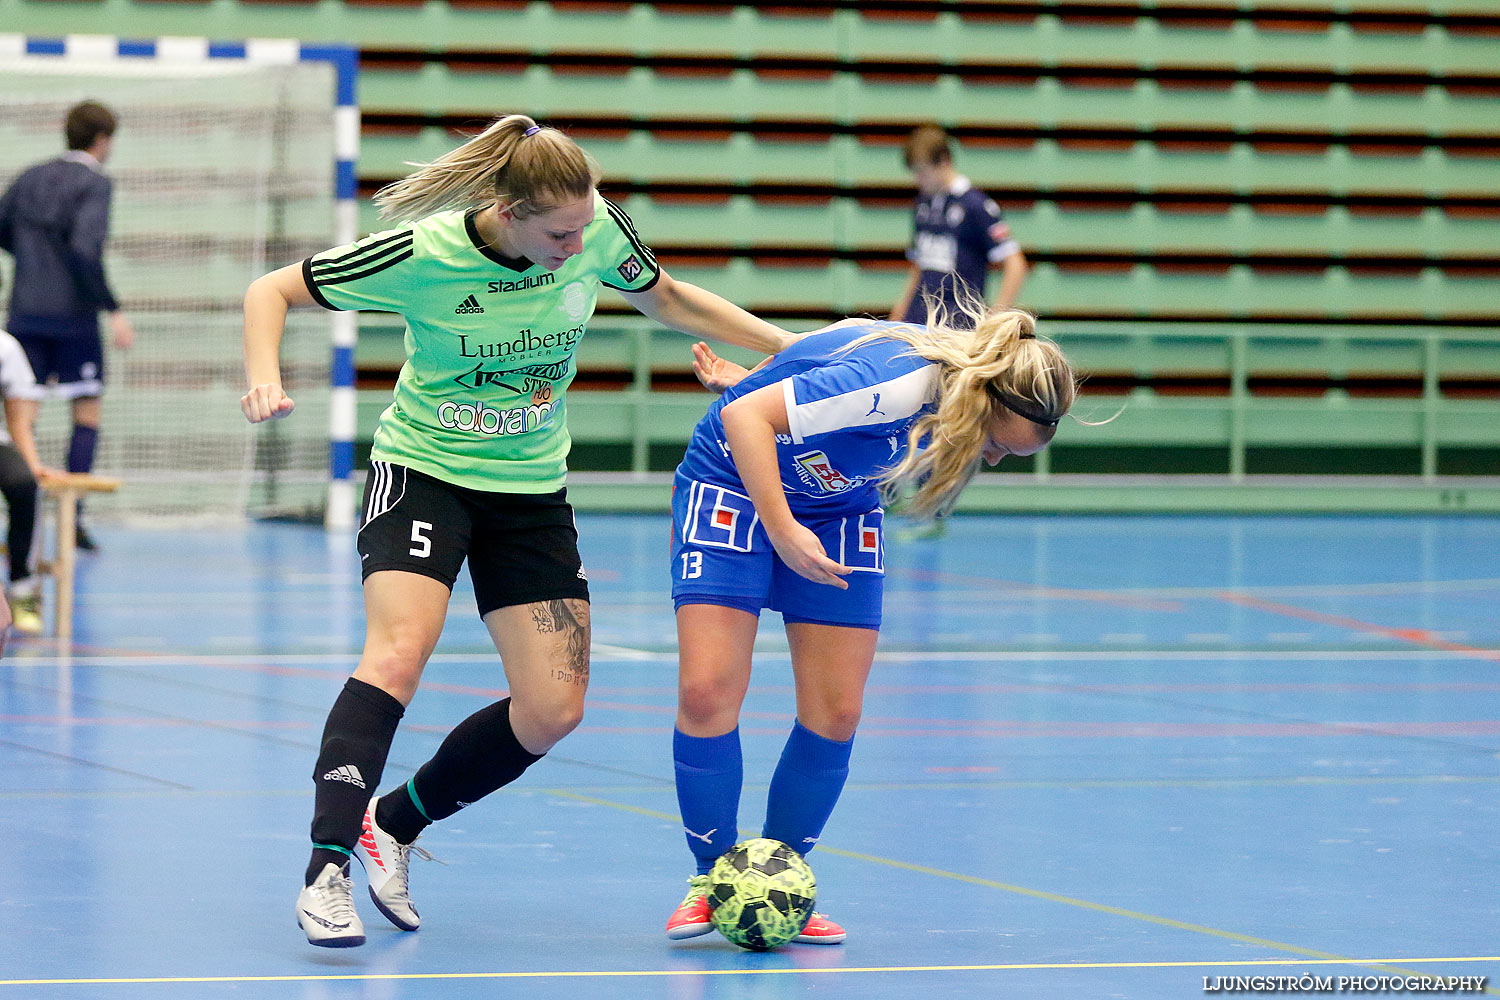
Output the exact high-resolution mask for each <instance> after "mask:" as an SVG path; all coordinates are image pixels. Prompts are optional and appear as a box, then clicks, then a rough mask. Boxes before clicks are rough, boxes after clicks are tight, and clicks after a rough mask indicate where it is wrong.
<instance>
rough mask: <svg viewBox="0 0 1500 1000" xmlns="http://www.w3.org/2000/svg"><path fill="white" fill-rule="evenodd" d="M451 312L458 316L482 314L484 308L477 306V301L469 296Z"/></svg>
mask: <svg viewBox="0 0 1500 1000" xmlns="http://www.w3.org/2000/svg"><path fill="white" fill-rule="evenodd" d="M453 311H454V312H456V313H458V314H459V315H463V314H464V313H482V312H484V306H482V305H480V304H479V300H478V299H476V298H475V297H474V296H472V295H470V296H469V297H468V298H466V299H464V300H463V301H462V302H460V303H459V304H458V308H457V309H455V310H453Z"/></svg>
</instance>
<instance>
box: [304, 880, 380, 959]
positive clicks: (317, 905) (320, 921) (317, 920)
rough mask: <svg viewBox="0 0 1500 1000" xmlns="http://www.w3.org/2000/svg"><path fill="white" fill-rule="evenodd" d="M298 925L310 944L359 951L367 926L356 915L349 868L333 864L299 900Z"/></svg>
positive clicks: (306, 889)
mask: <svg viewBox="0 0 1500 1000" xmlns="http://www.w3.org/2000/svg"><path fill="white" fill-rule="evenodd" d="M297 926H298V927H301V928H302V930H303V933H305V934H306V935H307V943H308V944H315V945H317V946H318V947H319V948H356V947H358V946H359V945H362V944H364V943H365V925H364V924H362V923H360V922H359V914H358V913H355V912H354V882H353V880H351V879H350V878H349V874H348V865H345V866H344V867H343V868H340V867H339V866H338V865H336V864H334V863H332V862H329V863H328V864H326V865H324V866H323V872H322V874H320V875H319V876H318V878H317V881H315V882H313V884H312V885H309V886H306V887H305V888H303V890H302V894H301V895H299V896H298V897H297Z"/></svg>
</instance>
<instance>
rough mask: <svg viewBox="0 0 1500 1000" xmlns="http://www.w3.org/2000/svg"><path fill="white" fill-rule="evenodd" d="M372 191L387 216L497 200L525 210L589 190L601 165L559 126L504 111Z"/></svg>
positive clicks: (521, 214) (406, 215) (550, 205)
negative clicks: (461, 141) (459, 142)
mask: <svg viewBox="0 0 1500 1000" xmlns="http://www.w3.org/2000/svg"><path fill="white" fill-rule="evenodd" d="M413 166H416V167H417V169H416V170H415V171H414V172H412V173H411V174H409V175H407V176H406V177H404V178H402V179H401V180H399V181H396V182H395V183H393V184H388V185H386V186H385V187H383V188H381V189H380V190H379V191H377V192H376V193H375V204H376V205H377V206H378V207H379V208H380V216H381V218H383V219H419V218H422V217H423V216H427V215H431V214H432V213H434V212H438V211H442V210H443V209H447V208H484V207H486V206H488V205H491V204H493V203H495V202H496V201H497V200H498V201H499V202H500V203H501V204H503V205H505V206H507V207H508V208H510V209H511V210H512V211H513V212H515V214H516V215H517V216H518V217H520V218H525V217H526V216H528V215H535V214H537V213H538V212H546V211H549V210H551V209H553V208H556V207H557V206H558V205H561V204H563V203H564V202H568V201H573V200H576V199H578V198H582V197H584V196H586V195H588V194H590V193H591V192H592V191H593V189H594V185H595V184H597V183H598V181H599V170H598V166H597V165H596V164H595V163H594V161H593V159H592V158H591V157H590V156H589V155H588V154H587V153H585V152H584V151H583V150H582V149H581V148H579V146H578V144H577V143H576V142H574V141H573V140H572V139H570V138H568V137H567V136H566V135H564V134H563V133H561V132H559V131H558V130H557V129H554V128H548V127H546V126H542V125H538V124H537V123H536V122H535V121H533V120H532V119H530V118H528V117H526V116H525V115H506V116H505V117H503V118H498V119H496V120H495V121H494V122H493V123H491V125H490V127H489V128H487V129H485V130H484V131H483V132H481V133H479V134H478V135H476V136H474V137H473V138H472V139H470V140H469V141H468V142H466V143H464V144H463V145H462V146H459V147H458V148H457V149H455V150H452V151H451V152H448V153H445V154H443V155H442V156H440V157H438V158H437V159H436V160H433V161H432V162H431V163H425V164H413Z"/></svg>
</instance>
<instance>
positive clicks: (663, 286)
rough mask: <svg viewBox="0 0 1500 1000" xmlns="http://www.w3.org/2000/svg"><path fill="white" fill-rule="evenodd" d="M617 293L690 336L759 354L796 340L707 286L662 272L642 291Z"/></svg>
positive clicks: (647, 314) (767, 352) (663, 323)
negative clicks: (703, 286) (679, 279)
mask: <svg viewBox="0 0 1500 1000" xmlns="http://www.w3.org/2000/svg"><path fill="white" fill-rule="evenodd" d="M621 294H622V295H624V296H625V301H626V302H629V303H630V304H631V305H632V306H633V307H634V308H635V309H637V310H638V311H639V312H641V313H642V314H643V315H646V316H649V317H651V318H652V319H654V320H656V321H657V322H658V323H660V324H661V325H662V326H667V327H671V328H672V329H673V330H680V331H681V332H683V333H686V334H688V335H689V336H692V337H705V338H707V339H709V340H717V341H720V342H721V343H725V344H733V345H734V346H735V347H748V348H750V349H751V350H752V351H759V352H760V353H761V354H775V353H776V352H777V351H779V350H781V349H782V348H784V347H786V346H787V345H788V344H790V343H791V342H792V341H794V340H796V339H797V338H796V335H795V334H792V333H788V332H787V331H786V330H783V329H782V328H781V327H779V326H774V325H773V324H770V323H767V322H766V321H765V320H763V319H759V318H757V317H755V316H752V315H751V314H750V313H748V312H746V311H745V310H743V309H741V308H740V307H739V306H737V305H735V304H734V303H732V302H730V301H729V300H728V299H725V298H721V297H720V296H718V295H715V294H714V293H713V292H710V291H708V290H707V289H703V288H699V287H698V286H697V285H691V284H688V283H687V282H686V281H675V280H673V278H672V276H671V275H670V274H668V273H667V272H666V271H662V272H661V276H660V277H659V278H658V279H657V281H656V284H654V285H652V286H651V287H650V288H648V289H646V290H645V291H641V292H622V293H621Z"/></svg>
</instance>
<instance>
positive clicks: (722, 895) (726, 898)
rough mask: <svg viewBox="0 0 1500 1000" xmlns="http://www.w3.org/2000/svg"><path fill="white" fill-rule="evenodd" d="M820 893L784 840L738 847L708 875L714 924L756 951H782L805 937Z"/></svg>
mask: <svg viewBox="0 0 1500 1000" xmlns="http://www.w3.org/2000/svg"><path fill="white" fill-rule="evenodd" d="M817 894H818V884H817V881H816V880H815V879H814V878H813V872H812V869H811V868H809V867H808V864H807V862H806V861H805V860H803V858H802V855H800V854H798V853H797V852H796V851H794V850H792V849H791V848H790V847H788V846H787V845H785V844H783V843H782V842H781V841H779V840H766V839H764V838H756V839H755V840H747V841H744V842H743V843H739V844H735V845H734V846H733V847H731V848H730V849H729V850H728V851H726V852H725V853H724V856H723V857H721V858H719V860H718V861H715V862H714V867H713V871H712V872H710V873H709V876H708V906H709V909H710V911H711V912H712V914H713V924H714V926H715V927H717V928H718V930H719V933H720V934H723V935H724V936H725V937H727V938H728V939H729V940H731V941H733V942H734V943H735V944H737V945H739V946H740V947H741V948H749V949H750V950H751V951H769V950H770V949H772V948H778V947H780V946H781V945H784V944H786V943H787V942H788V941H790V940H791V939H792V938H794V937H796V936H797V935H798V934H800V933H802V928H804V927H806V926H807V921H808V920H809V919H811V918H812V913H813V902H814V900H816V899H817Z"/></svg>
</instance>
